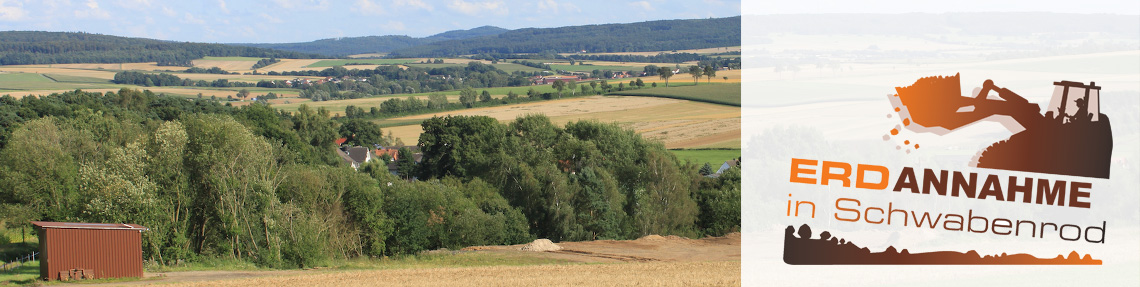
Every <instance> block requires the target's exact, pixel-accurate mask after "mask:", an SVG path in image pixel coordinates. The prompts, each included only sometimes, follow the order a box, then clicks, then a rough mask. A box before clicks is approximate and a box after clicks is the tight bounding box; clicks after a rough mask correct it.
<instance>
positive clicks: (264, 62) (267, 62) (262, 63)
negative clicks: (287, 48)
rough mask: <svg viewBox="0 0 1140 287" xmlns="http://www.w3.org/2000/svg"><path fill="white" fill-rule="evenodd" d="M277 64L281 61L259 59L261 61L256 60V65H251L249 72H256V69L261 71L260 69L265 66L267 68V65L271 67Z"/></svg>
mask: <svg viewBox="0 0 1140 287" xmlns="http://www.w3.org/2000/svg"><path fill="white" fill-rule="evenodd" d="M277 62H281V60H280V59H277V58H269V59H261V60H257V63H255V64H253V67H250V69H251V70H257V69H261V68H263V67H265V66H269V65H273V64H276V63H277Z"/></svg>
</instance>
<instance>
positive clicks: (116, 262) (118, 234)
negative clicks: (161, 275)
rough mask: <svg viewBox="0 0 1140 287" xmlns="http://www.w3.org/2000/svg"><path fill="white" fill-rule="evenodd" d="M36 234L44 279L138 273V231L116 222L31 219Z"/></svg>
mask: <svg viewBox="0 0 1140 287" xmlns="http://www.w3.org/2000/svg"><path fill="white" fill-rule="evenodd" d="M32 225H35V226H36V231H37V233H38V234H39V237H40V278H43V279H44V280H73V279H99V278H118V277H142V276H143V258H142V232H143V231H145V230H147V228H146V227H143V226H141V225H136V224H119V223H74V222H44V221H32Z"/></svg>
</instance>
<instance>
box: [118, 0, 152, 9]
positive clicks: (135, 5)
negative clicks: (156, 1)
mask: <svg viewBox="0 0 1140 287" xmlns="http://www.w3.org/2000/svg"><path fill="white" fill-rule="evenodd" d="M150 2H151V0H119V1H117V2H115V4H118V5H119V6H120V7H123V8H127V9H134V10H139V9H143V8H147V7H150Z"/></svg>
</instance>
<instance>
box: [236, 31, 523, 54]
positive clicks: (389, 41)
mask: <svg viewBox="0 0 1140 287" xmlns="http://www.w3.org/2000/svg"><path fill="white" fill-rule="evenodd" d="M506 31H509V30H507V29H503V28H499V27H494V26H483V27H478V28H474V29H469V30H454V31H447V32H443V33H439V34H436V35H432V36H429V37H424V38H413V37H408V36H395V35H390V36H365V37H346V38H331V39H322V40H316V41H312V42H303V43H280V44H245V43H241V44H232V45H240V46H249V47H258V48H271V49H278V50H286V51H295V52H302V53H314V54H320V55H325V56H328V57H343V56H347V55H355V54H365V53H387V52H391V51H394V50H397V49H403V48H408V47H413V46H417V45H423V44H428V43H434V42H439V41H446V40H459V39H467V38H472V37H482V36H489V35H498V34H500V33H503V32H506Z"/></svg>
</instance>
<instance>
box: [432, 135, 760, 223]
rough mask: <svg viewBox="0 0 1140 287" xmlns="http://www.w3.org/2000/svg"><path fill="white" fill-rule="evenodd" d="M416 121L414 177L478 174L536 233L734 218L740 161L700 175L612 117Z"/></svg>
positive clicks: (463, 177)
mask: <svg viewBox="0 0 1140 287" xmlns="http://www.w3.org/2000/svg"><path fill="white" fill-rule="evenodd" d="M422 126H423V129H424V133H423V134H421V136H420V147H421V151H422V152H423V161H422V162H421V163H420V164H419V165H418V166H417V174H418V176H419V178H421V179H428V178H447V177H455V178H458V179H460V180H463V181H467V180H471V181H476V180H479V181H485V182H487V183H488V184H490V185H491V186H494V187H495V188H496V189H498V191H499V193H500V194H502V196H503V197H504V198H505V199H506V200H507V201H508V202H510V204H511V205H512V206H515V207H518V208H519V209H520V210H521V211H522V213H523V215H524V216H525V218H526V219H527V221H528V224H529V228H530V230H531V233H533V234H534V235H536V236H538V237H542V238H550V239H552V240H555V241H563V240H593V239H629V238H637V237H640V236H644V235H647V234H678V235H685V236H698V235H720V234H724V233H725V232H731V231H733V230H735V229H736V228H738V227H739V220H740V219H739V208H740V207H739V203H738V202H739V194H740V191H739V190H740V186H739V170H734V171H731V172H730V174H729V175H728V176H722V177H721V178H719V179H709V178H706V177H703V176H700V175H699V174H698V173H697V171H698V168H697V167H696V165H695V164H691V163H685V162H681V161H679V160H677V159H676V157H674V156H673V155H672V154H671V153H669V152H668V151H667V150H665V148H664V147H663V146H662V145H661V143H660V142H654V141H648V140H645V139H643V138H642V137H641V136H640V135H638V134H636V133H634V132H633V131H631V130H628V129H624V128H622V127H620V126H618V125H617V124H605V123H599V122H593V121H582V122H571V123H568V124H566V125H565V127H564V128H562V127H558V126H557V125H555V124H553V123H551V121H550V120H549V119H548V118H547V117H545V116H541V115H532V116H525V117H520V118H518V119H516V120H514V121H512V122H510V123H509V124H502V123H499V122H498V121H497V120H495V119H493V118H490V117H484V116H453V117H442V118H441V117H436V118H432V119H429V120H427V121H424V123H423V124H422ZM713 190H718V191H716V192H714V191H713ZM733 196H735V198H736V199H731V197H733ZM721 197H729V198H728V199H722V198H721ZM733 201H735V202H737V205H735V206H731V204H728V203H729V202H733ZM731 214H736V215H735V218H732V217H733V216H731ZM725 215H728V216H725Z"/></svg>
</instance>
